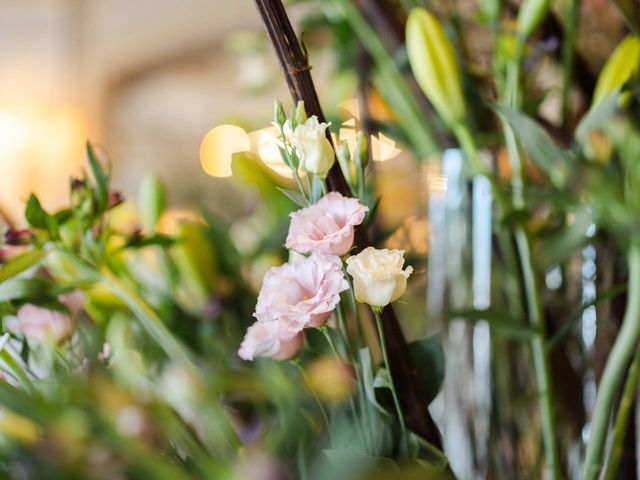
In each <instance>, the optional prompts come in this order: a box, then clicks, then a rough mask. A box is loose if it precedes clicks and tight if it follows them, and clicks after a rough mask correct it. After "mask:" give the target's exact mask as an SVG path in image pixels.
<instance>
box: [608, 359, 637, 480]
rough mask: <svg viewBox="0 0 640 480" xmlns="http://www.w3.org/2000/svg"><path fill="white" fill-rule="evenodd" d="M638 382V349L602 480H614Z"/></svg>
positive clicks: (632, 363)
mask: <svg viewBox="0 0 640 480" xmlns="http://www.w3.org/2000/svg"><path fill="white" fill-rule="evenodd" d="M638 380H640V348H636V354H635V355H634V357H633V362H631V366H630V367H629V374H628V375H627V381H626V383H625V385H624V391H623V392H622V398H621V399H620V405H619V406H618V414H617V415H616V423H615V425H614V427H613V440H612V441H611V453H610V454H609V459H608V461H607V467H606V469H605V472H604V480H615V479H616V476H617V473H618V466H619V464H620V458H621V457H622V451H623V447H624V438H625V436H626V434H627V424H628V423H629V415H630V413H631V408H632V407H633V401H634V400H635V397H636V393H637V391H638Z"/></svg>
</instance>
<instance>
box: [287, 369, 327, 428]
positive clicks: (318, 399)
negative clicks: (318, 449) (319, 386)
mask: <svg viewBox="0 0 640 480" xmlns="http://www.w3.org/2000/svg"><path fill="white" fill-rule="evenodd" d="M291 364H293V365H294V366H295V367H296V368H297V369H298V371H299V372H300V376H302V379H303V380H304V383H305V384H306V385H307V388H308V389H309V391H310V392H311V394H312V395H313V398H314V399H315V400H316V403H317V404H318V408H320V412H321V413H322V418H323V420H324V424H325V426H326V427H327V432H328V433H329V435H331V429H330V428H329V416H328V415H327V411H326V410H325V408H324V405H322V402H321V401H320V398H319V397H318V394H317V393H316V391H315V390H314V389H313V386H312V385H311V382H310V381H309V378H308V377H307V374H306V373H304V368H302V365H300V364H299V363H298V362H297V361H296V360H291Z"/></svg>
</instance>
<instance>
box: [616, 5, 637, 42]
mask: <svg viewBox="0 0 640 480" xmlns="http://www.w3.org/2000/svg"><path fill="white" fill-rule="evenodd" d="M613 3H614V4H615V5H616V6H617V7H618V9H619V10H620V13H622V16H623V17H624V19H625V21H626V22H627V25H628V26H629V28H630V29H631V30H633V31H634V32H635V33H636V34H640V8H638V2H637V1H634V0H613Z"/></svg>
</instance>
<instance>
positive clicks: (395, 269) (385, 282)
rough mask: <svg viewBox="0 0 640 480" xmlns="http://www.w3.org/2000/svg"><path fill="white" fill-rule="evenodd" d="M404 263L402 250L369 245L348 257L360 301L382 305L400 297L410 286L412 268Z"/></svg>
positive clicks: (349, 267) (377, 305)
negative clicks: (408, 285) (409, 279)
mask: <svg viewBox="0 0 640 480" xmlns="http://www.w3.org/2000/svg"><path fill="white" fill-rule="evenodd" d="M403 266H404V252H403V251H402V250H387V249H381V250H378V249H376V248H373V247H367V248H365V249H364V250H363V251H362V252H360V253H359V254H358V255H355V256H352V257H349V258H347V273H349V275H351V276H352V277H353V288H354V291H355V296H356V300H357V301H358V302H360V303H366V304H368V305H371V306H372V307H378V308H382V307H384V306H386V305H388V304H389V303H391V302H395V301H396V300H398V299H399V298H400V297H401V296H402V295H403V294H404V291H405V290H406V289H407V278H409V275H411V273H412V272H413V268H412V267H407V268H406V269H404V270H403V269H402V267H403Z"/></svg>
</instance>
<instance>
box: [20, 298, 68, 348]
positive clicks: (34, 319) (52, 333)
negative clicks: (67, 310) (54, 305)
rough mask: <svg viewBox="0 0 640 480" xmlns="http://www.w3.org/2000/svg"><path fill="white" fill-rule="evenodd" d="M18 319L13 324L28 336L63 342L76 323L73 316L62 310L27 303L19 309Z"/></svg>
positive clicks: (41, 339)
mask: <svg viewBox="0 0 640 480" xmlns="http://www.w3.org/2000/svg"><path fill="white" fill-rule="evenodd" d="M17 317H18V321H17V323H16V324H15V325H14V326H13V327H14V328H13V330H14V331H18V332H21V333H23V334H24V335H26V336H27V337H31V338H34V339H36V340H38V341H40V342H44V341H45V340H53V341H54V342H56V343H57V342H61V341H62V340H65V339H67V338H69V337H70V336H71V334H72V333H73V329H74V325H73V321H72V320H71V318H69V316H68V315H65V314H64V313H62V312H58V311H55V310H49V309H47V308H41V307H36V306H35V305H32V304H30V303H27V304H25V305H23V306H22V307H20V310H18V314H17Z"/></svg>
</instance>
